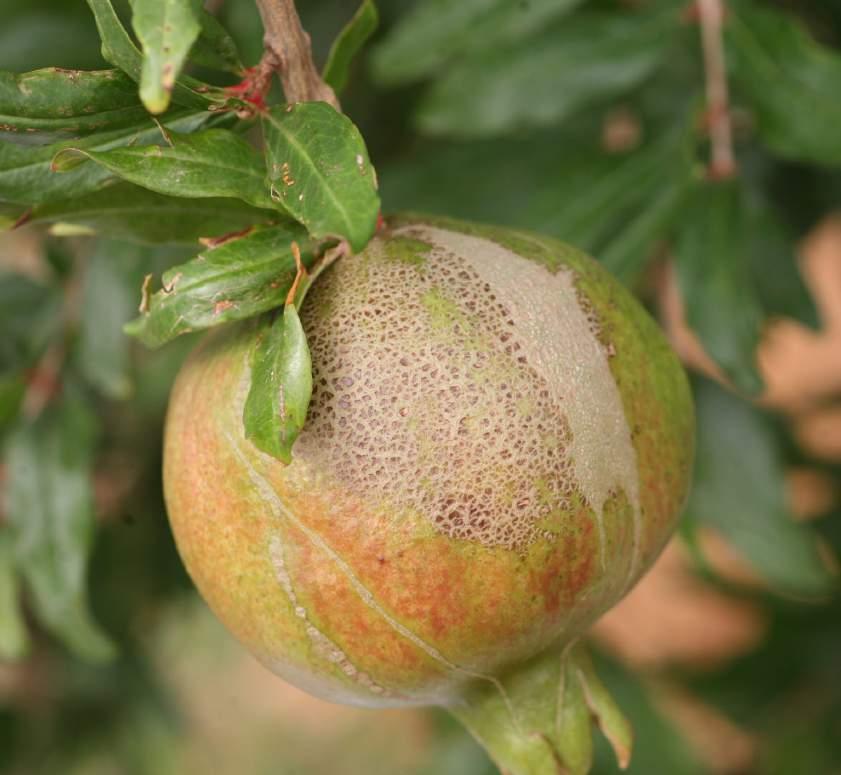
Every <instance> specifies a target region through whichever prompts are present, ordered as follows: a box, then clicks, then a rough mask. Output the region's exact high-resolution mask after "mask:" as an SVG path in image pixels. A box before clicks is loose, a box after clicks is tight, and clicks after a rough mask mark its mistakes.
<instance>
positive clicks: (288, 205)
mask: <svg viewBox="0 0 841 775" xmlns="http://www.w3.org/2000/svg"><path fill="white" fill-rule="evenodd" d="M263 126H264V133H265V137H266V154H267V159H268V164H269V181H270V183H271V190H272V198H273V199H274V200H275V202H277V203H278V205H279V206H281V207H283V208H284V209H285V210H286V211H287V212H288V213H289V214H290V215H292V217H293V218H295V219H296V220H297V221H299V222H300V223H302V224H303V225H304V226H306V228H307V230H308V231H309V232H310V234H311V235H312V236H313V237H315V238H316V239H320V238H324V237H338V238H340V239H345V240H347V241H348V242H349V243H350V246H351V248H352V249H353V250H354V251H358V250H362V248H364V247H365V245H366V244H367V243H368V240H369V239H370V238H371V236H372V235H373V234H374V229H375V228H376V225H377V214H378V213H379V209H380V199H379V197H378V196H377V182H376V173H375V172H374V168H373V166H372V165H371V161H370V159H369V158H368V150H367V149H366V147H365V142H364V141H363V139H362V135H360V134H359V130H358V129H357V128H356V127H355V126H354V125H353V123H352V122H351V121H350V119H348V118H347V117H346V116H343V115H342V114H340V113H337V112H336V111H335V110H334V109H333V108H331V107H330V106H329V105H327V104H326V103H324V102H302V103H298V104H296V105H289V106H287V107H285V108H283V107H277V108H273V109H272V110H271V111H270V112H269V113H267V114H266V115H265V116H264V122H263Z"/></svg>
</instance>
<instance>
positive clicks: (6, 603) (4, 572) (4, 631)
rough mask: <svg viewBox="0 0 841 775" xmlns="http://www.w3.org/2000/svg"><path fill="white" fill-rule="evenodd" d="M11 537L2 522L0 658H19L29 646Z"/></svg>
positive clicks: (0, 659) (1, 659) (1, 660)
mask: <svg viewBox="0 0 841 775" xmlns="http://www.w3.org/2000/svg"><path fill="white" fill-rule="evenodd" d="M11 538H12V537H11V533H10V530H9V529H8V528H7V527H5V526H3V525H2V524H0V662H3V661H7V660H16V659H20V658H21V657H22V656H24V654H26V652H27V650H28V648H29V642H28V641H29V639H28V637H27V634H26V624H25V623H24V621H23V616H22V614H21V610H20V599H19V598H20V595H19V591H18V576H17V569H16V568H15V563H14V554H13V550H12V540H11Z"/></svg>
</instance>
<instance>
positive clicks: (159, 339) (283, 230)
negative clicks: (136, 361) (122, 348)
mask: <svg viewBox="0 0 841 775" xmlns="http://www.w3.org/2000/svg"><path fill="white" fill-rule="evenodd" d="M293 241H295V242H297V243H298V245H299V246H300V247H301V250H302V254H303V260H304V263H305V264H306V265H310V264H311V263H312V261H313V254H312V247H311V244H310V241H309V238H308V235H307V233H306V231H305V230H304V229H302V228H301V227H300V226H298V225H280V226H269V227H258V228H255V229H254V230H253V231H251V232H250V233H249V234H246V235H244V236H241V237H237V238H235V239H231V240H229V241H227V242H223V243H222V244H220V245H219V246H218V247H209V248H208V249H207V250H205V251H204V252H203V253H201V254H200V255H198V256H197V257H196V258H194V259H193V260H192V261H189V262H187V263H185V264H181V265H180V266H175V267H173V268H172V269H170V270H169V271H167V272H165V273H164V276H163V278H162V288H161V290H159V291H157V292H156V293H155V294H154V295H153V296H152V297H151V298H150V299H149V301H148V305H146V307H147V308H146V311H144V312H143V313H142V314H141V316H140V317H139V318H136V319H135V320H133V321H132V322H131V323H129V324H128V325H127V326H126V327H125V330H126V332H127V333H129V334H131V335H132V336H136V337H137V338H138V339H140V341H142V342H143V343H144V344H145V345H147V346H149V347H158V346H160V345H162V344H165V343H166V342H168V341H170V340H171V339H174V338H175V337H176V336H179V335H180V334H183V333H186V332H188V331H195V330H198V329H204V328H210V327H211V326H216V325H219V324H220V323H226V322H228V321H230V320H242V319H243V318H249V317H253V316H254V315H257V314H259V313H261V312H266V311H268V310H270V309H273V308H275V307H278V306H280V305H281V304H283V301H284V299H285V298H286V294H287V292H288V291H289V288H290V287H291V285H292V281H293V280H294V279H295V260H294V258H293V255H292V251H291V247H290V246H291V244H292V242H293Z"/></svg>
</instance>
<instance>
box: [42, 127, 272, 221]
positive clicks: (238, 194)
mask: <svg viewBox="0 0 841 775" xmlns="http://www.w3.org/2000/svg"><path fill="white" fill-rule="evenodd" d="M166 140H167V142H165V143H164V144H162V145H145V146H138V145H130V146H122V147H119V148H115V149H113V150H109V151H98V150H93V149H91V150H87V149H84V148H78V149H76V148H67V149H65V150H64V151H62V152H61V153H60V154H58V155H57V156H56V158H55V160H54V162H53V167H54V168H57V169H59V170H60V169H61V168H62V166H63V165H64V164H65V163H66V162H67V161H68V160H71V161H72V160H74V159H73V157H76V156H78V155H82V156H85V157H87V158H88V159H91V160H92V161H94V162H96V163H97V164H98V165H100V166H102V167H104V168H105V169H107V170H108V171H109V172H110V173H112V174H114V175H116V176H118V177H120V178H122V179H123V180H127V181H129V182H130V183H134V184H135V185H138V186H143V187H144V188H148V189H150V190H151V191H156V192H158V193H159V194H167V195H168V196H183V197H194V198H201V197H220V196H221V197H234V198H238V199H242V200H243V201H244V202H248V203H249V204H251V205H254V206H255V207H265V208H269V209H271V208H273V207H274V202H273V201H272V198H271V197H270V196H269V187H268V185H267V184H266V167H265V163H264V162H263V157H262V155H261V154H260V153H258V152H257V151H256V150H255V149H254V148H253V147H252V146H251V145H249V144H248V143H247V142H246V141H245V140H243V139H242V138H241V137H239V135H235V134H233V132H230V131H228V130H225V129H207V130H205V131H203V132H195V133H193V134H185V135H179V134H175V133H172V134H169V135H168V136H167V138H166Z"/></svg>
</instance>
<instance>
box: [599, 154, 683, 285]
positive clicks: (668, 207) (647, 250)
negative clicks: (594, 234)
mask: <svg viewBox="0 0 841 775" xmlns="http://www.w3.org/2000/svg"><path fill="white" fill-rule="evenodd" d="M682 172H683V173H684V174H681V173H682ZM669 173H672V174H668V175H664V177H663V180H662V187H660V188H659V190H658V189H656V188H654V187H652V188H653V189H654V190H653V191H652V198H651V199H650V200H648V201H646V202H644V203H642V207H641V208H640V211H639V213H638V214H637V215H636V217H632V218H630V219H629V220H627V221H626V222H625V224H624V227H623V228H622V229H621V231H619V232H617V233H615V234H614V235H613V236H612V238H611V239H610V241H609V242H608V243H607V244H606V245H605V247H603V248H600V249H599V250H598V252H597V256H598V258H599V260H600V261H601V262H602V263H603V264H604V265H605V266H606V267H607V268H608V269H609V270H610V271H611V272H612V273H613V274H614V275H616V276H617V277H618V278H619V279H620V280H622V281H623V282H624V283H626V284H628V285H632V284H633V282H634V281H635V280H636V279H637V278H638V277H639V275H640V273H641V272H642V271H643V270H644V269H645V266H646V263H647V262H648V259H650V258H651V256H652V249H653V248H654V246H655V245H656V244H657V242H658V241H659V240H661V239H662V238H663V237H664V236H665V235H666V234H667V233H668V232H669V230H670V228H671V227H672V226H674V224H675V223H676V222H677V221H678V220H679V218H680V216H681V215H682V212H683V207H684V205H685V203H686V200H687V198H688V196H689V194H690V191H691V188H692V178H691V167H690V166H689V165H688V164H687V165H686V166H685V167H681V166H678V167H677V168H671V169H669Z"/></svg>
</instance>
